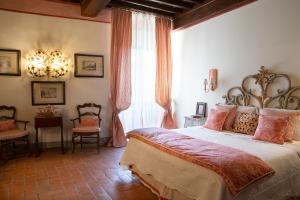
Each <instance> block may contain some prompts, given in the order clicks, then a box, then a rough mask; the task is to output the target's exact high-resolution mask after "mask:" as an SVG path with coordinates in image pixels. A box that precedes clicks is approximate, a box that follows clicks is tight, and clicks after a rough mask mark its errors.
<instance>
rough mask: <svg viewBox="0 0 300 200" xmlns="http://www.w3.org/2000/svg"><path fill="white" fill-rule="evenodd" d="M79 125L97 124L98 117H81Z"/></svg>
mask: <svg viewBox="0 0 300 200" xmlns="http://www.w3.org/2000/svg"><path fill="white" fill-rule="evenodd" d="M80 125H81V126H98V119H81V120H80Z"/></svg>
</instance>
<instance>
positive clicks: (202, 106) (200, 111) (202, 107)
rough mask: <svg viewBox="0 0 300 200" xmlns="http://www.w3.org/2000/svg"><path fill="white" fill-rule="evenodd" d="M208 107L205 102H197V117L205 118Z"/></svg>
mask: <svg viewBox="0 0 300 200" xmlns="http://www.w3.org/2000/svg"><path fill="white" fill-rule="evenodd" d="M206 106H207V103H205V102H197V106H196V115H197V116H200V117H205V115H206Z"/></svg>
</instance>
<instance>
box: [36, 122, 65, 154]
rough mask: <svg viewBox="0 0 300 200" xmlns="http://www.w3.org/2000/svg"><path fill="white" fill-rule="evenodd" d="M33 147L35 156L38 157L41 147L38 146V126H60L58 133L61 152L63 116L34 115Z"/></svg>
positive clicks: (62, 150)
mask: <svg viewBox="0 0 300 200" xmlns="http://www.w3.org/2000/svg"><path fill="white" fill-rule="evenodd" d="M34 121H35V134H36V136H35V148H36V156H37V157H38V156H39V155H40V154H41V149H40V148H39V132H38V131H39V128H47V127H60V135H61V152H62V154H64V153H65V151H64V133H63V118H62V117H61V116H57V117H55V116H54V117H35V118H34Z"/></svg>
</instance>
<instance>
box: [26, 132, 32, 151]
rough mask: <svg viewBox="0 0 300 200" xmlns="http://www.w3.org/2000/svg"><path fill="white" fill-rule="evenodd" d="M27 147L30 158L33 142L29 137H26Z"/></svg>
mask: <svg viewBox="0 0 300 200" xmlns="http://www.w3.org/2000/svg"><path fill="white" fill-rule="evenodd" d="M26 146H27V151H28V154H29V155H28V156H31V154H32V151H31V142H30V140H29V136H27V137H26Z"/></svg>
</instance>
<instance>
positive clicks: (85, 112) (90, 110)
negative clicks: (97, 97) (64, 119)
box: [77, 103, 102, 125]
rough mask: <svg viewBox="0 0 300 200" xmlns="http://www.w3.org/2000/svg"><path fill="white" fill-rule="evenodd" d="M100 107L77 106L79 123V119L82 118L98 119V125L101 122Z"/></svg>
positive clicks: (97, 105) (92, 104)
mask: <svg viewBox="0 0 300 200" xmlns="http://www.w3.org/2000/svg"><path fill="white" fill-rule="evenodd" d="M101 109H102V106H101V105H99V104H95V103H84V104H82V105H78V106H77V112H78V117H79V122H81V119H82V118H84V117H95V118H96V117H97V118H98V124H99V125H100V122H101V117H100V113H101Z"/></svg>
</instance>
